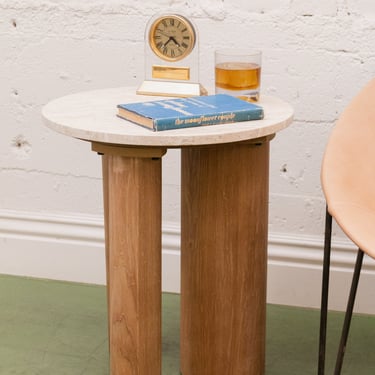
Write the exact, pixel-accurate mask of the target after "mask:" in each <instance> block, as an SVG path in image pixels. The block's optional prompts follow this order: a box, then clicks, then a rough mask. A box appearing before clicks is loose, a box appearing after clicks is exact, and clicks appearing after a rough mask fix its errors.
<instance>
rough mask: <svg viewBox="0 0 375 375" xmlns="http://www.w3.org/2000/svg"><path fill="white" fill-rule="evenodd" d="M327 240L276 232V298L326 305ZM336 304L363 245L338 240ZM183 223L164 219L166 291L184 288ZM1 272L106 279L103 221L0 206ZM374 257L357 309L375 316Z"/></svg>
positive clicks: (272, 250) (271, 274)
mask: <svg viewBox="0 0 375 375" xmlns="http://www.w3.org/2000/svg"><path fill="white" fill-rule="evenodd" d="M322 244H323V238H317V237H315V236H296V235H293V236H292V235H285V234H275V233H271V234H270V237H269V248H268V251H269V262H268V296H267V300H268V302H269V303H276V304H286V305H293V306H303V307H312V308H317V307H319V305H320V285H321V264H322V257H323V251H322ZM333 247H334V251H333V253H332V272H331V283H330V284H331V290H330V308H331V309H334V310H343V309H344V308H345V304H346V299H347V294H348V290H349V284H350V281H351V275H352V269H353V265H354V261H355V253H356V249H355V248H354V247H353V245H352V244H351V243H350V242H349V241H346V240H341V241H334V246H333ZM179 248H180V229H179V226H178V225H175V224H173V223H164V225H163V291H166V292H174V293H178V292H179V287H180V271H179V270H180V253H179ZM0 273H3V274H11V275H21V276H28V277H38V278H47V279H54V280H67V281H73V282H83V283H93V284H103V285H104V284H105V256H104V229H103V221H102V220H101V219H100V218H98V217H97V216H95V217H93V216H69V215H65V216H63V215H60V216H57V215H51V214H46V213H23V212H17V211H6V210H0ZM374 285H375V262H374V261H373V260H372V259H365V263H364V268H363V271H362V274H361V281H360V286H359V290H358V297H357V302H356V311H358V312H361V313H370V314H375V303H374V302H373V301H375V298H374V294H375V288H374Z"/></svg>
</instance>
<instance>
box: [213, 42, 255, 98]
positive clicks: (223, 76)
mask: <svg viewBox="0 0 375 375" xmlns="http://www.w3.org/2000/svg"><path fill="white" fill-rule="evenodd" d="M261 60H262V52H261V51H258V50H246V49H243V50H242V49H222V50H217V51H215V92H216V94H229V95H232V96H236V97H238V98H241V99H244V100H247V101H251V102H254V101H255V102H256V101H258V100H259V93H260V79H261Z"/></svg>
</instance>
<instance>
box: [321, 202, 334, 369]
mask: <svg viewBox="0 0 375 375" xmlns="http://www.w3.org/2000/svg"><path fill="white" fill-rule="evenodd" d="M331 235H332V216H331V214H330V213H329V212H328V208H326V220H325V236H324V259H323V276H322V300H321V308H320V336H319V361H318V375H324V369H325V354H326V336H327V316H328V287H329V267H330V262H331Z"/></svg>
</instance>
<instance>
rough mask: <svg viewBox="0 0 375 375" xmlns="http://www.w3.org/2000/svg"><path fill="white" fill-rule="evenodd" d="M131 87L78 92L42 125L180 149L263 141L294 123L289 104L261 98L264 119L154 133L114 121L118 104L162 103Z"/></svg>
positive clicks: (53, 108) (47, 109) (92, 137)
mask: <svg viewBox="0 0 375 375" xmlns="http://www.w3.org/2000/svg"><path fill="white" fill-rule="evenodd" d="M135 92H136V88H134V87H119V88H110V89H101V90H93V91H85V92H79V93H76V94H71V95H68V96H64V97H61V98H58V99H55V100H52V101H51V102H49V103H48V104H47V105H45V106H44V108H43V110H42V116H43V119H44V121H45V123H46V125H47V126H48V127H49V128H51V129H53V130H55V131H57V132H60V133H62V134H65V135H67V136H70V137H74V138H79V139H83V140H87V141H94V142H102V143H113V144H121V145H130V146H164V147H184V146H194V145H210V144H220V143H230V142H239V141H245V140H250V139H255V138H260V137H264V136H267V135H270V134H274V133H277V132H278V131H280V130H282V129H284V128H286V127H287V126H288V125H290V124H291V122H292V120H293V108H292V106H291V105H289V104H288V103H286V102H284V101H282V100H280V99H278V98H276V97H273V96H266V95H262V96H261V100H260V101H259V103H258V104H259V105H261V106H262V107H263V109H264V114H265V116H264V119H263V120H255V121H254V120H253V121H245V122H237V123H232V124H220V125H214V126H203V127H192V128H184V129H175V130H166V131H160V132H153V131H151V130H149V129H146V128H143V127H141V126H139V125H136V124H133V123H131V122H129V121H126V120H124V119H121V118H118V117H117V116H116V114H117V104H120V103H131V102H140V101H150V100H158V99H165V97H164V98H161V97H156V96H144V95H136V93H135Z"/></svg>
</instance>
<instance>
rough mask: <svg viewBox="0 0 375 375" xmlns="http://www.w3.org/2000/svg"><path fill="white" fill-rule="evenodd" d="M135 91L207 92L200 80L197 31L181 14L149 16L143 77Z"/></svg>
mask: <svg viewBox="0 0 375 375" xmlns="http://www.w3.org/2000/svg"><path fill="white" fill-rule="evenodd" d="M137 93H138V94H145V95H162V96H180V97H184V96H193V95H207V91H206V90H205V89H204V88H203V87H202V85H200V83H199V51H198V33H197V29H196V27H195V26H194V24H193V23H192V22H191V21H190V20H189V19H188V18H186V17H185V16H182V15H180V14H163V15H156V16H154V17H152V18H151V19H150V20H149V22H148V24H147V27H146V32H145V81H144V82H143V83H142V85H141V86H140V87H139V89H138V90H137Z"/></svg>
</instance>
